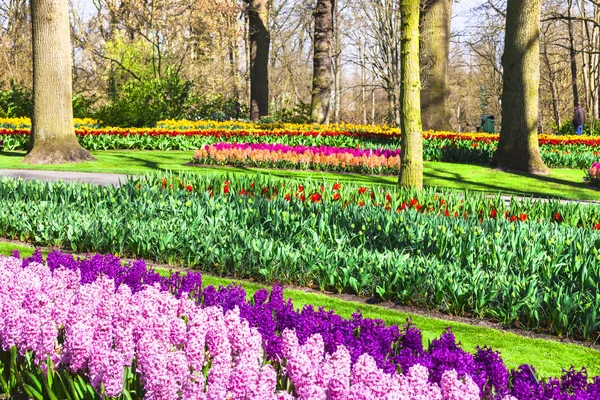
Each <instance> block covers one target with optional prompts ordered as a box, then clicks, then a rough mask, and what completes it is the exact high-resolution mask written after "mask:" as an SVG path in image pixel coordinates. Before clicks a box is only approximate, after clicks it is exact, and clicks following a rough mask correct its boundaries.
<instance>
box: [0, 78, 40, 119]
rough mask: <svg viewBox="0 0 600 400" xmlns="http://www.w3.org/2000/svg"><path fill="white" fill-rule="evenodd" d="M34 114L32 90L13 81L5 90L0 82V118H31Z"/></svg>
mask: <svg viewBox="0 0 600 400" xmlns="http://www.w3.org/2000/svg"><path fill="white" fill-rule="evenodd" d="M32 114H33V98H32V93H31V90H30V89H27V88H25V87H23V86H22V85H20V84H18V83H16V82H15V81H14V80H13V79H11V80H10V81H9V82H8V87H7V88H6V89H5V88H4V84H3V83H2V82H0V117H4V118H19V117H31V115H32Z"/></svg>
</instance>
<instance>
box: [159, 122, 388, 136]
mask: <svg viewBox="0 0 600 400" xmlns="http://www.w3.org/2000/svg"><path fill="white" fill-rule="evenodd" d="M156 126H157V127H159V128H167V129H184V130H190V129H225V130H240V129H243V130H263V131H264V130H269V131H275V132H281V131H301V132H306V131H313V132H327V131H328V132H369V133H383V134H399V133H400V130H399V129H398V128H393V127H390V126H387V125H358V124H345V123H341V124H331V125H319V124H286V123H253V122H242V121H224V122H220V121H208V120H207V121H187V120H164V121H158V122H157V124H156Z"/></svg>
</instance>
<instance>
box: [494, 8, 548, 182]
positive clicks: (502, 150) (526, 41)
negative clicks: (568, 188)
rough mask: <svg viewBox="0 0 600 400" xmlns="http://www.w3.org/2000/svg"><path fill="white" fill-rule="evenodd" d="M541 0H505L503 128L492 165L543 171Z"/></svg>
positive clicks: (539, 172) (527, 170) (530, 171)
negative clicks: (539, 138) (506, 3)
mask: <svg viewBox="0 0 600 400" xmlns="http://www.w3.org/2000/svg"><path fill="white" fill-rule="evenodd" d="M541 8H542V4H541V0H529V1H522V0H508V5H507V10H506V32H505V39H504V43H505V48H504V54H503V55H502V67H503V69H504V84H503V92H502V132H501V133H500V140H499V142H498V150H497V151H496V154H494V158H493V160H492V165H493V166H496V167H498V168H500V169H505V170H514V171H524V172H529V173H533V174H546V173H548V168H547V167H546V165H545V164H544V161H542V157H541V155H540V148H539V144H538V124H539V120H538V117H539V115H538V107H539V106H538V102H539V84H540V42H539V39H540V14H541Z"/></svg>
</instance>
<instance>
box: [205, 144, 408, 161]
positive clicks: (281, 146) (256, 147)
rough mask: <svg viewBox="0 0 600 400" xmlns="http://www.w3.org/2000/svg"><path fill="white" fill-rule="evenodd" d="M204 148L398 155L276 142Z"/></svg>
mask: <svg viewBox="0 0 600 400" xmlns="http://www.w3.org/2000/svg"><path fill="white" fill-rule="evenodd" d="M205 148H206V150H208V149H209V148H214V149H216V150H219V151H222V150H230V149H238V150H248V149H249V150H265V151H269V152H281V153H296V154H304V153H314V154H319V155H324V156H330V155H333V154H351V155H352V156H354V157H362V156H365V157H371V156H377V157H380V156H384V157H385V158H390V157H396V156H400V149H395V150H393V149H354V148H349V147H330V146H287V145H285V144H278V143H273V144H271V143H225V142H224V143H215V144H212V145H208V146H206V147H205Z"/></svg>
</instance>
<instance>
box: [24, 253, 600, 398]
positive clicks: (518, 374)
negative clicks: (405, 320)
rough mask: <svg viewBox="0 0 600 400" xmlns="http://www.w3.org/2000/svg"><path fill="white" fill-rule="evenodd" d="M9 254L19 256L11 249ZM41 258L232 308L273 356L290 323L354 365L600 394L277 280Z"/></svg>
mask: <svg viewBox="0 0 600 400" xmlns="http://www.w3.org/2000/svg"><path fill="white" fill-rule="evenodd" d="M13 255H15V256H18V253H15V254H13ZM42 261H43V260H42V257H41V254H40V253H36V254H34V256H33V257H31V258H27V259H24V260H23V266H26V265H28V264H29V263H30V262H36V263H38V262H42ZM46 263H47V265H48V267H49V269H50V270H51V271H54V270H56V269H58V268H60V267H64V268H67V269H70V270H79V271H80V275H81V280H82V283H88V282H93V281H95V280H96V279H97V278H98V277H99V276H101V275H106V276H108V277H109V278H112V279H114V280H115V285H116V286H117V287H118V285H120V284H125V285H127V286H128V287H130V288H131V291H132V292H133V293H136V292H138V291H140V290H142V289H143V287H144V285H158V286H159V287H160V288H161V290H163V291H169V292H171V293H173V294H174V295H175V297H176V298H179V297H181V296H182V294H184V293H191V294H192V298H194V299H195V301H196V302H197V303H199V304H201V305H202V306H203V307H213V306H218V307H221V308H222V309H223V310H224V311H225V312H227V311H232V310H235V309H237V310H239V313H240V316H241V318H242V319H244V320H246V321H248V323H249V326H251V327H253V328H256V329H257V331H258V332H259V333H260V335H261V338H262V347H263V348H264V352H265V356H266V357H267V358H268V359H270V360H271V361H272V362H274V363H275V364H278V362H279V361H280V360H282V359H286V358H289V357H288V356H289V351H287V352H286V349H288V348H289V346H288V347H286V342H285V338H284V336H283V335H282V333H283V332H284V331H286V330H289V331H294V334H295V336H296V338H297V340H298V343H299V344H300V345H304V344H306V343H307V342H308V341H309V340H310V338H311V337H313V336H314V335H316V334H318V335H319V337H320V340H321V341H322V343H323V348H324V352H325V354H327V355H329V356H332V355H334V354H336V351H337V350H338V349H339V348H340V347H341V346H343V347H344V349H345V350H346V351H347V353H348V357H349V358H350V364H351V365H353V366H354V365H356V364H357V363H359V362H360V360H361V357H362V356H363V355H368V356H369V357H370V359H371V360H372V362H373V363H375V365H376V366H377V367H378V368H380V369H381V370H382V371H383V372H384V373H387V374H392V373H394V372H395V371H398V370H399V371H402V372H404V373H408V371H410V370H411V368H412V367H415V366H418V365H421V366H424V367H426V368H427V371H428V379H429V381H430V382H432V383H436V384H438V385H441V384H442V382H443V380H444V376H447V374H448V373H450V372H451V371H454V372H452V373H456V374H457V376H458V377H459V378H460V379H464V378H465V377H467V376H468V377H470V379H472V381H473V382H474V384H475V385H476V386H477V387H478V388H479V390H480V392H481V394H482V396H483V398H488V399H502V398H504V397H505V396H507V395H513V396H515V397H516V398H517V399H519V400H525V399H527V400H537V399H540V400H542V399H561V400H562V399H577V400H593V399H596V400H600V377H595V378H593V379H588V376H587V372H586V371H585V369H583V370H581V371H575V370H574V369H571V370H569V371H565V372H564V374H563V376H562V377H561V378H559V379H549V380H547V381H538V380H537V379H536V375H535V372H534V370H533V368H532V367H529V366H526V365H524V366H521V367H520V368H519V369H518V370H512V371H508V370H507V368H506V366H505V365H504V362H503V360H502V358H501V357H500V354H499V353H498V352H495V351H493V350H492V349H491V348H489V347H482V348H477V351H476V353H475V354H471V353H469V352H466V351H464V350H463V349H462V348H461V347H460V344H459V343H457V342H456V338H455V337H454V335H453V334H452V332H451V331H450V330H447V331H446V332H443V333H442V335H441V336H440V338H439V339H436V340H433V341H432V342H431V344H430V345H429V346H428V348H427V349H425V348H424V346H423V340H422V337H421V332H420V331H419V330H418V329H417V328H415V327H413V326H408V327H407V328H406V329H404V330H402V331H400V329H399V328H398V326H386V325H385V323H384V322H383V321H381V320H373V319H367V318H363V317H362V315H361V314H360V313H356V314H354V315H353V317H352V318H351V319H343V318H342V317H340V316H339V315H337V314H335V313H334V312H333V311H326V310H323V309H315V308H314V307H312V306H310V305H307V306H305V307H303V308H302V309H300V310H296V309H295V308H294V305H293V304H292V302H291V300H287V301H286V300H284V297H283V289H282V288H281V287H280V286H277V285H275V286H274V287H273V289H272V291H271V292H270V293H269V291H268V290H266V289H262V290H259V291H258V292H256V293H255V295H254V296H253V298H252V299H251V300H250V301H247V299H246V292H245V291H244V290H243V289H242V288H241V287H240V286H235V285H230V286H227V287H219V288H215V287H212V286H207V287H206V288H204V289H202V278H201V275H200V274H199V273H197V272H189V273H187V274H173V275H171V276H170V277H168V278H167V277H163V276H160V275H159V274H158V273H156V272H155V271H153V270H152V269H149V268H146V266H145V264H144V263H143V261H135V262H133V263H130V264H129V265H123V264H122V263H121V261H120V260H119V258H118V257H114V256H112V255H106V256H101V255H94V256H91V257H88V258H85V259H81V260H79V259H78V260H75V259H74V258H73V256H71V255H68V254H62V253H60V252H52V253H50V254H49V255H48V257H47V261H46ZM344 357H345V355H344ZM588 381H590V382H588ZM561 396H562V397H561Z"/></svg>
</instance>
